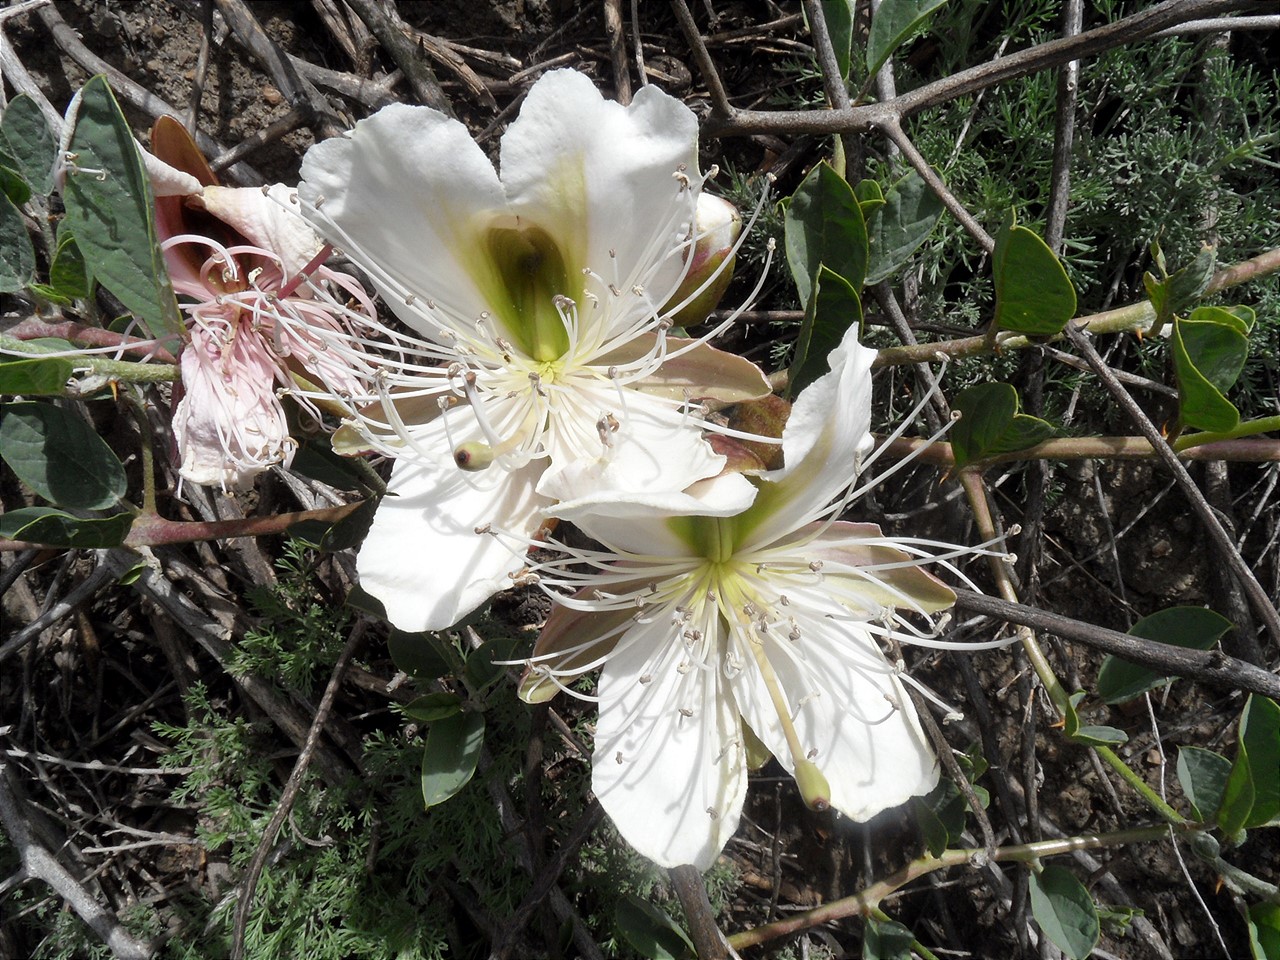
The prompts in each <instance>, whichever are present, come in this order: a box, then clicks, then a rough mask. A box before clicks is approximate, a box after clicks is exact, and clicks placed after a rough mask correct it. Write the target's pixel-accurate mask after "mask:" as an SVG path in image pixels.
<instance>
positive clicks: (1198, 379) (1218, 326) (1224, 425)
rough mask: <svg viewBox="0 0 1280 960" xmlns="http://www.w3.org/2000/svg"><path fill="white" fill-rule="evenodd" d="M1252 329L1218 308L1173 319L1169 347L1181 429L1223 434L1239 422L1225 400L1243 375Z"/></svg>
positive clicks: (1200, 308)
mask: <svg viewBox="0 0 1280 960" xmlns="http://www.w3.org/2000/svg"><path fill="white" fill-rule="evenodd" d="M1250 326H1251V324H1248V323H1247V322H1246V321H1245V320H1244V319H1242V318H1241V317H1239V316H1238V315H1237V314H1235V313H1232V312H1231V311H1228V310H1224V309H1222V308H1221V307H1199V308H1197V309H1196V310H1195V311H1193V312H1192V314H1191V316H1190V317H1188V318H1187V319H1185V320H1184V319H1182V318H1181V317H1174V318H1173V332H1172V334H1171V335H1170V337H1169V345H1170V348H1171V350H1172V352H1173V369H1174V375H1175V376H1176V378H1177V382H1178V400H1179V406H1178V412H1179V417H1180V418H1181V420H1182V423H1183V425H1184V426H1191V427H1197V428H1199V429H1201V430H1213V431H1215V432H1225V431H1228V430H1232V429H1234V428H1235V427H1236V425H1237V424H1238V423H1239V422H1240V413H1239V411H1238V410H1236V408H1235V405H1234V404H1233V403H1231V401H1229V400H1228V399H1227V398H1226V397H1225V396H1224V394H1225V393H1226V391H1227V390H1229V389H1230V388H1231V386H1232V385H1233V384H1234V383H1235V382H1236V379H1237V378H1238V377H1239V376H1240V371H1241V370H1242V369H1244V362H1245V359H1246V358H1247V357H1248V355H1249V327H1250Z"/></svg>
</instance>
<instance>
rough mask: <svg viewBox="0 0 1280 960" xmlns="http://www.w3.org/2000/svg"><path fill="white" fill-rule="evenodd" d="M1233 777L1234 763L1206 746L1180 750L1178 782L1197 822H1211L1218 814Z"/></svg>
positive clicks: (1181, 748) (1180, 748)
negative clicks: (1228, 781)
mask: <svg viewBox="0 0 1280 960" xmlns="http://www.w3.org/2000/svg"><path fill="white" fill-rule="evenodd" d="M1230 775H1231V761H1230V760H1228V759H1227V758H1226V757H1224V756H1223V755H1222V754H1220V753H1214V752H1213V751H1212V750H1206V749H1205V748H1204V747H1179V748H1178V783H1180V784H1181V785H1182V792H1183V793H1185V794H1186V795H1187V800H1188V801H1189V802H1190V803H1191V812H1192V814H1193V815H1194V816H1195V818H1196V819H1197V820H1199V821H1201V822H1204V821H1205V820H1211V819H1212V818H1213V817H1214V816H1215V815H1216V814H1217V812H1218V808H1219V807H1221V806H1222V797H1223V794H1224V793H1225V792H1226V789H1227V777H1229V776H1230Z"/></svg>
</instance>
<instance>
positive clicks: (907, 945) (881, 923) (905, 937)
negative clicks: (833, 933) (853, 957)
mask: <svg viewBox="0 0 1280 960" xmlns="http://www.w3.org/2000/svg"><path fill="white" fill-rule="evenodd" d="M915 939H916V936H915V934H914V933H912V932H911V931H910V930H909V929H907V928H906V927H904V926H903V925H902V924H900V923H898V921H896V920H877V919H876V918H875V917H867V925H866V928H865V929H864V930H863V934H862V960H911V944H913V943H915Z"/></svg>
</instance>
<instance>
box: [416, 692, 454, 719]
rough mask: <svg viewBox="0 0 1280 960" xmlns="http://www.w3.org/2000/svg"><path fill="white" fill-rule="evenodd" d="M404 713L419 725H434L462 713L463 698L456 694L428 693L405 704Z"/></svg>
mask: <svg viewBox="0 0 1280 960" xmlns="http://www.w3.org/2000/svg"><path fill="white" fill-rule="evenodd" d="M403 709H404V712H405V713H406V714H407V715H408V716H410V717H412V718H413V719H414V720H417V721H418V722H419V723H434V722H435V721H437V720H444V719H445V718H446V717H452V716H453V715H454V714H456V713H461V712H462V698H461V697H459V696H458V695H457V694H456V693H428V694H425V695H423V696H421V697H417V698H415V699H413V700H411V701H410V702H409V703H407V704H405V705H404V707H403Z"/></svg>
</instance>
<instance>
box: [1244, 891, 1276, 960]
mask: <svg viewBox="0 0 1280 960" xmlns="http://www.w3.org/2000/svg"><path fill="white" fill-rule="evenodd" d="M1249 950H1250V952H1251V953H1252V954H1253V960H1280V905H1277V904H1274V903H1265V902H1264V903H1255V904H1253V905H1252V906H1250V907H1249Z"/></svg>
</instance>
